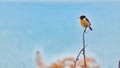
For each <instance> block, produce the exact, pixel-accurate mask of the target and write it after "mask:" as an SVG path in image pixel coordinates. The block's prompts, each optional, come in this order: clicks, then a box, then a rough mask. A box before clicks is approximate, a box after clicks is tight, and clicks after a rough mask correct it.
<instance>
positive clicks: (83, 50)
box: [74, 28, 86, 68]
mask: <svg viewBox="0 0 120 68" xmlns="http://www.w3.org/2000/svg"><path fill="white" fill-rule="evenodd" d="M85 33H86V28H85V29H84V32H83V48H82V49H81V50H80V51H79V53H78V55H77V57H76V59H75V61H74V68H76V63H77V61H78V60H79V56H80V54H81V53H82V52H83V56H84V66H85V68H86V57H85V47H86V46H85Z"/></svg>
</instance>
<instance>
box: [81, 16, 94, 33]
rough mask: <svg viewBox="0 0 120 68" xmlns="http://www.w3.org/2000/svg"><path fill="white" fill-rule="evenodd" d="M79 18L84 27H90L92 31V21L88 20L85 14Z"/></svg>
mask: <svg viewBox="0 0 120 68" xmlns="http://www.w3.org/2000/svg"><path fill="white" fill-rule="evenodd" d="M79 18H80V23H81V25H82V26H83V27H84V28H89V29H90V30H91V31H92V30H93V29H92V28H91V23H90V21H89V20H88V18H87V17H86V16H85V15H81V16H80V17H79Z"/></svg>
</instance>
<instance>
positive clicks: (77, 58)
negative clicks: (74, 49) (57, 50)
mask: <svg viewBox="0 0 120 68" xmlns="http://www.w3.org/2000/svg"><path fill="white" fill-rule="evenodd" d="M85 47H86V46H85ZM85 47H83V48H82V49H81V50H80V51H79V53H78V55H77V57H76V59H75V61H74V68H76V63H77V61H78V60H79V56H80V54H81V53H82V51H83V50H84V48H85Z"/></svg>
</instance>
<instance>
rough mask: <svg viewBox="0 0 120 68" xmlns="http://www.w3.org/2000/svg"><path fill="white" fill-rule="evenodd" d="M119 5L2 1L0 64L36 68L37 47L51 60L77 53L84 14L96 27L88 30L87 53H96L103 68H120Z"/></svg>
mask: <svg viewBox="0 0 120 68" xmlns="http://www.w3.org/2000/svg"><path fill="white" fill-rule="evenodd" d="M119 6H120V4H119V2H78V3H72V2H61V3H59V2H57V3H56V2H53V3H52V2H50V3H49V2H39V3H37V2H33V3H32V2H1V3H0V54H1V56H0V60H1V61H0V68H5V66H7V68H22V67H23V66H25V67H26V68H36V66H35V62H34V53H35V51H36V50H40V51H41V54H42V57H43V59H44V61H45V62H46V63H48V64H49V63H51V62H52V61H54V60H55V59H58V58H61V57H65V56H74V57H75V56H76V55H77V53H78V51H79V49H80V48H81V47H82V31H83V28H82V27H81V25H80V24H79V19H78V17H79V16H80V15H83V14H84V15H86V16H87V17H88V18H89V19H90V21H91V23H92V28H93V31H89V30H88V33H87V34H86V44H87V45H88V46H87V48H86V49H87V56H90V57H94V58H95V59H96V60H97V61H98V64H100V66H101V68H117V63H118V60H120V46H119V45H120V43H119V41H120V36H119V35H120V31H119V29H120V24H119V21H120V14H119V12H120V7H119ZM48 60H49V61H48Z"/></svg>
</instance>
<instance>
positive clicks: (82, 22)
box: [80, 20, 90, 28]
mask: <svg viewBox="0 0 120 68" xmlns="http://www.w3.org/2000/svg"><path fill="white" fill-rule="evenodd" d="M80 23H81V25H82V26H83V27H84V28H87V27H89V26H90V23H89V22H87V21H86V20H80Z"/></svg>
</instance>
